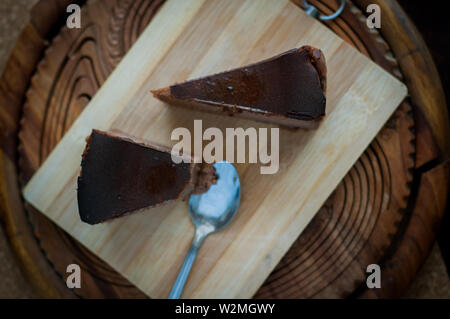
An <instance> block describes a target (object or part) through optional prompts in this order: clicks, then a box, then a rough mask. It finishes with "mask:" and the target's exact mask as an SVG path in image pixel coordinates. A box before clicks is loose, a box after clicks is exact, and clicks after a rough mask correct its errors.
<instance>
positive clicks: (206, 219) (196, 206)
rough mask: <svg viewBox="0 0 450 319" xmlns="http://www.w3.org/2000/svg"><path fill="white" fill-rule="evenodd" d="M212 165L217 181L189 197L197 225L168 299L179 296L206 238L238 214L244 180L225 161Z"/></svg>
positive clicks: (192, 214) (191, 211)
mask: <svg viewBox="0 0 450 319" xmlns="http://www.w3.org/2000/svg"><path fill="white" fill-rule="evenodd" d="M213 166H214V168H215V169H216V173H217V175H218V179H217V183H216V184H214V185H212V186H211V187H210V188H209V190H208V191H207V192H206V193H203V194H200V195H195V194H194V195H191V197H190V198H189V215H190V216H191V219H192V222H193V223H194V225H195V235H194V239H193V241H192V245H191V248H189V251H188V253H187V255H186V259H185V260H184V263H183V266H181V269H180V273H179V274H178V277H177V279H176V281H175V284H174V285H173V288H172V291H171V292H170V295H169V299H178V298H180V295H181V292H182V291H183V287H184V284H185V283H186V280H187V278H188V276H189V272H190V270H191V268H192V265H193V264H194V261H195V257H197V252H198V249H199V248H200V246H201V244H202V243H203V240H204V239H205V238H206V237H207V236H208V235H209V234H211V233H214V232H216V231H218V230H220V229H222V228H224V227H225V226H226V225H228V223H229V222H230V221H231V220H232V219H233V217H234V215H236V212H237V209H238V207H239V203H240V201H241V183H240V181H239V175H238V173H237V171H236V169H235V168H234V166H233V165H232V164H230V163H228V162H225V161H223V162H218V163H215V164H214V165H213Z"/></svg>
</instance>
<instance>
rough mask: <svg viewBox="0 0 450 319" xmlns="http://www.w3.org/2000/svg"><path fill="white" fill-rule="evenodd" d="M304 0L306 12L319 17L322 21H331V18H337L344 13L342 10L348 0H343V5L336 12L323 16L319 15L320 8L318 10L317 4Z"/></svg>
mask: <svg viewBox="0 0 450 319" xmlns="http://www.w3.org/2000/svg"><path fill="white" fill-rule="evenodd" d="M302 2H303V6H304V7H305V12H306V14H308V15H310V16H312V17H314V18H317V19H319V20H321V21H329V20H333V19H336V18H337V17H338V16H339V15H340V14H341V13H342V11H344V8H345V4H346V3H347V0H341V5H340V6H339V9H337V10H336V12H334V13H333V14H330V15H329V16H323V15H321V16H319V10H317V8H316V7H315V6H313V5H311V4H309V3H308V1H306V0H302Z"/></svg>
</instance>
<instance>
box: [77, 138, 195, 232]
mask: <svg viewBox="0 0 450 319" xmlns="http://www.w3.org/2000/svg"><path fill="white" fill-rule="evenodd" d="M87 142H88V143H87V146H86V150H85V153H84V154H83V160H82V162H81V173H80V177H79V178H78V208H79V213H80V217H81V220H83V221H84V222H86V223H89V224H96V223H99V222H102V221H104V220H107V219H110V218H113V217H119V216H121V215H123V214H126V213H129V212H132V211H135V210H138V209H141V208H145V207H150V206H155V205H157V204H161V203H163V202H166V201H168V200H172V199H176V198H178V197H179V196H180V194H182V193H183V191H184V190H185V189H186V188H187V186H188V185H189V184H190V183H191V179H192V176H191V175H192V171H193V170H192V167H191V164H189V163H180V164H175V163H174V162H173V161H172V159H171V154H170V153H168V152H164V151H161V150H158V149H153V148H151V147H149V146H146V145H143V144H140V143H133V142H131V140H129V139H125V138H122V137H118V136H113V135H110V134H108V133H105V132H101V131H97V130H94V131H93V132H92V134H91V136H90V137H89V138H88V141H87Z"/></svg>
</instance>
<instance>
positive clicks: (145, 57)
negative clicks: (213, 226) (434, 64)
mask: <svg viewBox="0 0 450 319" xmlns="http://www.w3.org/2000/svg"><path fill="white" fill-rule="evenodd" d="M304 44H308V45H312V46H315V47H318V48H320V49H322V50H323V52H324V54H325V57H326V60H327V65H328V89H327V115H326V118H325V120H324V121H323V122H322V124H321V125H320V127H319V129H317V130H315V131H303V130H298V131H291V130H286V129H280V169H279V171H278V173H277V174H275V175H261V174H260V164H237V165H236V166H237V169H238V172H239V175H240V177H241V185H242V201H241V206H240V208H239V212H238V215H237V216H236V218H235V219H234V220H233V222H232V223H231V224H230V225H229V226H228V227H227V228H226V229H225V230H223V231H221V232H219V233H216V234H213V235H211V236H210V237H209V238H208V239H207V240H206V241H205V243H204V244H203V246H202V248H201V250H200V252H199V256H198V259H197V261H196V263H195V265H194V267H193V269H192V272H191V275H190V278H189V279H188V282H187V284H186V287H185V290H184V293H183V297H190V298H197V297H199V298H200V297H203V298H233V297H239V298H248V297H251V296H252V295H253V294H254V293H255V292H256V290H257V289H258V287H259V286H260V285H261V284H262V283H263V282H264V280H265V278H266V277H267V276H268V275H269V273H270V272H271V270H272V269H273V268H274V267H275V266H276V264H277V263H278V262H279V261H280V259H281V258H282V256H283V255H284V254H285V253H286V252H287V250H288V249H289V247H290V246H291V244H292V243H293V242H294V241H295V239H296V238H297V237H298V236H299V235H300V233H301V232H302V230H303V229H304V228H305V227H306V225H307V224H308V223H309V221H310V220H311V219H312V217H313V216H314V214H315V213H316V212H317V211H318V209H319V208H320V207H321V205H322V204H323V202H324V201H325V200H326V199H327V197H328V196H329V195H330V194H331V193H332V191H333V190H334V188H335V187H336V186H337V185H338V183H339V181H340V180H341V179H342V178H343V177H344V176H345V174H346V173H347V171H348V170H349V169H350V168H351V166H352V165H353V163H354V162H355V161H356V160H357V159H358V157H359V156H360V155H361V153H362V152H363V151H364V149H365V148H366V147H367V146H368V144H369V143H370V142H371V140H372V139H373V138H374V137H375V135H376V133H377V132H378V130H379V129H380V128H381V127H382V126H383V124H384V123H385V122H386V120H387V119H388V118H389V116H390V115H391V114H392V112H393V111H394V110H395V108H396V107H397V106H398V104H399V103H400V102H401V101H402V100H403V98H404V97H405V96H406V93H407V91H406V87H405V86H404V85H403V84H402V83H400V82H399V81H397V80H396V79H395V78H393V77H392V76H391V75H389V74H388V73H387V72H385V71H384V70H382V69H381V68H380V67H379V66H377V65H375V64H374V63H373V62H371V61H370V60H369V59H367V58H366V57H364V56H363V55H361V54H360V53H358V52H357V51H356V50H355V49H353V48H352V47H350V45H348V44H347V43H345V42H344V41H343V40H342V39H340V38H339V37H337V36H336V35H335V34H334V33H332V32H331V31H330V30H328V29H327V28H326V27H325V26H323V25H322V24H320V23H319V22H318V21H316V20H314V19H313V18H311V17H309V16H307V15H306V14H305V13H304V12H303V11H302V10H301V9H300V8H299V7H297V6H296V5H294V4H293V3H291V2H289V1H287V0H283V1H273V0H258V1H253V0H248V1H241V0H230V1H221V0H217V1H215V0H208V1H206V0H192V1H184V0H169V1H167V2H166V3H165V4H164V5H163V6H162V8H161V9H160V11H159V13H158V14H157V15H156V16H155V18H154V19H153V20H152V21H151V23H150V24H149V26H148V27H147V28H146V30H145V31H144V32H143V33H142V35H141V36H140V38H139V39H138V41H137V42H136V43H135V44H134V46H133V47H132V48H131V50H130V51H129V52H128V53H127V55H126V56H125V57H124V58H123V60H122V62H121V63H120V64H119V65H118V67H117V68H116V70H115V71H114V72H113V73H112V74H111V76H110V77H109V78H108V80H107V81H106V82H105V84H104V85H103V86H102V87H101V89H100V90H99V91H98V92H97V94H96V95H95V96H94V98H93V99H92V101H91V102H90V103H89V105H88V106H87V107H86V109H85V110H84V111H83V112H82V114H81V115H80V116H79V118H78V119H77V120H76V121H75V123H74V124H73V125H72V127H71V128H70V130H69V131H68V132H67V133H66V134H65V136H64V137H63V139H62V140H61V142H60V143H59V144H58V145H57V147H56V148H55V149H54V150H53V152H52V154H51V155H50V156H49V157H48V159H47V160H46V161H45V162H44V163H43V165H42V166H41V168H40V169H39V170H38V172H37V173H36V174H35V175H34V176H33V178H32V179H31V180H30V182H29V183H28V184H27V185H26V187H25V189H24V191H23V194H24V197H25V199H26V200H27V201H28V202H30V203H31V204H32V205H33V206H35V207H36V208H37V209H39V210H40V211H41V212H43V213H44V214H45V215H46V216H48V217H49V218H50V219H52V220H53V221H54V222H55V223H56V224H58V225H59V226H61V227H62V228H63V229H64V230H66V231H67V232H68V233H69V234H71V235H72V236H73V237H75V238H76V239H77V240H79V241H80V242H81V243H82V244H84V245H85V246H86V247H88V248H89V249H90V250H91V251H92V252H94V253H95V254H97V255H98V256H100V258H102V259H104V260H105V261H106V262H108V263H109V264H110V265H111V266H112V267H114V268H115V269H116V270H117V271H119V272H120V273H121V274H123V275H124V276H125V277H126V278H127V279H129V280H130V281H131V282H132V283H134V284H135V285H136V286H137V287H139V288H140V289H141V290H142V291H144V292H145V293H147V294H148V295H149V296H150V297H153V298H165V297H167V296H168V294H169V291H170V289H171V287H172V285H173V283H174V280H175V278H176V276H177V273H178V270H179V268H180V266H181V264H182V262H183V259H184V257H185V254H186V252H187V250H188V247H189V245H190V242H191V239H192V237H193V234H194V227H193V225H192V224H191V222H190V219H189V216H188V210H187V203H186V202H175V203H171V204H168V205H166V206H163V207H161V208H156V209H151V210H144V211H143V212H141V213H137V214H134V215H130V216H127V217H124V218H121V219H116V220H114V221H111V222H107V223H104V224H101V225H96V226H90V225H87V224H84V223H82V222H81V221H80V219H79V216H78V211H77V210H78V208H77V201H76V178H77V176H78V174H79V168H80V160H81V154H82V151H83V149H84V146H85V138H86V136H88V135H89V134H90V131H91V129H92V128H97V129H102V130H108V129H118V130H120V131H123V132H126V133H128V134H130V135H134V136H136V137H139V138H143V139H147V140H150V141H152V142H155V143H160V144H164V145H167V146H171V145H173V143H175V142H172V141H171V140H170V135H171V132H172V130H173V129H175V128H177V127H187V128H189V129H191V130H192V128H193V121H194V119H202V120H203V129H205V128H207V127H218V128H221V129H223V131H224V132H225V128H226V127H243V128H244V129H245V128H248V127H255V128H259V127H271V126H270V125H267V124H263V123H257V122H253V121H247V120H242V119H237V118H233V117H226V116H220V115H214V114H206V113H201V112H194V111H189V110H185V109H180V108H176V107H171V106H168V105H166V104H164V103H162V102H160V101H158V100H156V99H154V98H153V97H152V95H151V94H150V93H149V90H150V89H154V88H160V87H163V86H167V85H169V84H171V83H174V82H179V81H184V80H186V79H189V78H194V77H198V76H201V75H207V74H210V73H214V72H219V71H223V70H227V69H230V68H233V67H238V66H242V65H245V64H248V63H250V62H256V61H258V60H261V59H264V58H268V57H271V56H273V55H276V54H278V53H281V52H284V51H286V50H289V49H292V48H294V47H299V46H301V45H304ZM125 164H126V163H124V165H125Z"/></svg>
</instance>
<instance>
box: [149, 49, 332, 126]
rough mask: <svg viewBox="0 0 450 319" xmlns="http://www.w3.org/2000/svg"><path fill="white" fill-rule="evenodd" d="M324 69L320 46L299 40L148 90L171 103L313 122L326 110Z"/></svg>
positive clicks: (264, 118) (269, 118)
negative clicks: (260, 57) (265, 55)
mask: <svg viewBox="0 0 450 319" xmlns="http://www.w3.org/2000/svg"><path fill="white" fill-rule="evenodd" d="M326 73H327V71H326V63H325V57H324V55H323V53H322V51H320V50H319V49H316V48H313V47H311V46H303V47H301V48H299V49H293V50H290V51H287V52H284V53H282V54H280V55H277V56H275V57H272V58H270V59H267V60H264V61H260V62H257V63H254V64H250V65H247V66H244V67H240V68H237V69H233V70H230V71H226V72H222V73H217V74H213V75H208V76H205V77H202V78H199V79H194V80H190V81H186V82H183V83H178V84H174V85H171V86H169V87H166V88H162V89H158V90H152V93H153V95H154V96H155V97H156V98H158V99H160V100H162V101H164V102H167V103H170V104H174V105H181V106H186V107H191V108H194V109H198V110H203V111H208V112H215V113H225V114H229V115H236V116H242V117H245V118H249V119H253V120H257V121H264V122H270V123H274V124H279V125H282V126H287V127H300V128H315V127H317V125H318V123H319V121H320V120H321V119H322V117H323V116H324V115H325V104H326V98H325V91H326Z"/></svg>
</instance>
